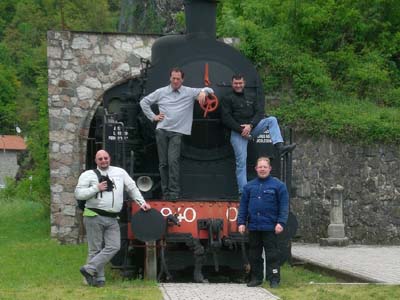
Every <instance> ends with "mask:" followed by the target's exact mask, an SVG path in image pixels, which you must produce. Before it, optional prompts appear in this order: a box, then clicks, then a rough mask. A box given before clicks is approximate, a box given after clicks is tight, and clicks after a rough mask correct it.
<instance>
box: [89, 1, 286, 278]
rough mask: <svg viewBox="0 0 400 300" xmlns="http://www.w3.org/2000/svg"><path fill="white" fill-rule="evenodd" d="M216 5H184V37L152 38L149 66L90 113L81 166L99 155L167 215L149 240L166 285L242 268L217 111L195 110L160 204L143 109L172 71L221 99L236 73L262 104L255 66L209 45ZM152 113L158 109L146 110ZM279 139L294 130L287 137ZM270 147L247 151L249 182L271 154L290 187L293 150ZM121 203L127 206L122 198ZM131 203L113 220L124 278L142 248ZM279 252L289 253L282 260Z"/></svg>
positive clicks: (135, 269) (231, 161)
mask: <svg viewBox="0 0 400 300" xmlns="http://www.w3.org/2000/svg"><path fill="white" fill-rule="evenodd" d="M216 2H217V1H210V0H208V1H207V0H191V1H186V3H185V14H186V28H187V33H186V34H184V35H170V36H163V37H161V38H159V39H158V40H157V41H156V42H155V43H154V45H153V47H152V58H151V63H150V62H149V61H145V60H142V64H143V68H142V71H141V74H140V75H139V76H137V77H135V78H131V79H129V80H127V81H126V82H123V83H121V84H119V85H118V86H115V87H113V88H111V89H109V90H108V91H107V92H106V93H105V94H104V96H103V104H102V106H100V107H99V109H98V110H97V112H96V114H95V116H94V118H93V121H92V124H91V128H90V132H89V140H88V147H87V149H88V152H87V162H86V165H87V166H89V167H90V166H91V167H93V168H94V167H95V166H94V165H93V162H92V158H93V156H94V153H95V152H96V151H97V150H99V149H106V150H107V151H108V152H109V153H110V155H111V161H112V164H113V165H116V166H120V167H122V168H124V169H125V170H126V171H127V172H128V173H129V174H130V175H131V176H132V178H134V179H135V180H136V183H137V185H138V187H139V189H140V190H141V191H142V194H143V196H144V197H145V199H146V200H147V201H148V202H149V203H150V204H151V206H152V208H155V209H156V210H158V211H159V212H160V213H161V215H162V216H164V218H165V232H163V234H162V237H161V238H160V239H159V240H158V241H157V243H156V244H155V248H156V249H157V258H158V262H157V264H156V265H157V273H158V279H159V280H163V279H167V280H168V279H171V277H172V275H171V274H172V273H173V272H174V271H180V270H184V269H187V268H189V269H190V268H193V274H194V281H196V282H202V281H203V280H204V276H203V272H204V269H205V267H211V268H212V269H213V270H214V271H219V270H220V269H221V268H229V269H232V270H241V271H244V272H246V271H248V261H247V258H246V248H247V237H246V236H243V235H241V234H239V233H238V228H237V224H236V219H237V215H238V207H239V201H238V192H237V191H238V189H237V185H236V177H235V158H234V154H233V150H232V148H231V145H230V142H229V136H230V131H229V130H228V129H227V128H225V127H224V126H223V124H222V123H221V118H220V107H218V106H217V105H214V106H213V107H212V109H206V111H204V110H203V109H204V107H203V109H202V108H201V107H200V106H199V104H197V103H196V104H195V109H194V112H193V126H192V134H191V136H184V138H183V140H182V150H181V162H180V178H181V194H182V195H181V196H182V197H181V199H180V200H177V201H165V200H161V196H162V195H161V186H160V176H159V172H158V157H157V148H156V142H155V134H154V129H155V124H153V123H152V122H150V121H149V120H148V119H147V118H146V117H145V116H144V114H143V112H142V111H141V108H140V105H139V102H140V100H141V99H142V98H143V96H145V95H147V94H149V93H151V92H153V91H154V90H156V89H157V88H160V87H162V86H166V85H168V84H169V72H170V70H171V69H172V68H173V67H179V68H181V69H182V70H183V71H184V72H185V81H184V85H187V86H191V87H203V86H205V85H208V86H210V87H211V88H212V89H213V90H214V92H215V95H216V96H217V98H218V99H221V98H222V97H223V96H224V95H225V94H226V93H227V92H229V91H230V89H231V84H230V82H231V77H232V75H233V74H237V73H240V74H243V75H244V77H245V78H246V93H247V94H248V95H250V96H252V97H256V99H258V101H260V103H262V105H264V101H265V100H264V92H263V88H262V83H261V80H260V77H259V75H258V73H257V71H256V69H255V68H254V66H253V65H252V63H251V62H250V61H249V60H248V59H246V58H245V57H244V56H243V55H242V54H240V53H239V52H238V51H237V50H236V49H234V48H233V47H231V46H229V45H227V44H225V43H223V42H221V41H218V40H216V33H215V32H216V30H215V29H216V28H215V26H216V24H215V23H216V22H215V20H216V5H217V4H216ZM153 109H154V111H155V112H157V107H153ZM284 135H285V138H286V140H289V141H290V139H291V134H290V132H289V133H286V134H285V133H284ZM275 151H276V150H275V149H274V147H273V146H272V144H271V140H270V137H269V133H268V131H266V132H265V133H264V134H263V135H261V136H259V137H258V139H257V141H255V142H250V143H249V146H248V162H247V166H248V178H249V179H251V178H254V177H255V172H254V164H255V161H256V158H257V157H258V156H261V155H264V156H268V157H271V158H272V170H273V171H272V175H273V176H276V177H278V178H280V179H281V180H283V181H284V182H286V184H287V185H288V189H289V191H290V185H291V183H290V180H291V154H290V153H288V154H286V155H285V156H283V157H280V156H278V153H277V152H275ZM127 203H128V202H127ZM138 209H139V208H138V207H137V205H129V204H125V205H124V209H123V211H122V212H121V215H120V225H121V242H122V243H121V245H122V247H121V250H120V252H119V253H118V254H117V255H116V257H114V259H113V261H112V263H113V265H114V266H115V267H119V268H121V269H122V270H123V274H125V275H126V276H130V275H132V274H137V273H141V272H142V271H141V270H143V269H144V268H145V264H144V260H145V257H146V255H147V254H146V250H145V249H146V244H145V243H144V242H143V241H141V240H139V239H137V238H136V236H135V232H134V231H133V230H132V226H131V225H132V224H131V223H132V216H134V215H135V214H136V213H137V211H138ZM286 231H287V232H285V234H283V235H282V244H283V246H282V249H283V250H284V251H283V252H284V255H283V259H282V261H283V260H285V258H287V256H288V251H289V252H290V237H289V236H290V232H289V231H288V230H287V229H286ZM285 253H286V254H285Z"/></svg>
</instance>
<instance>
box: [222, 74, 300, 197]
mask: <svg viewBox="0 0 400 300" xmlns="http://www.w3.org/2000/svg"><path fill="white" fill-rule="evenodd" d="M245 84H246V82H245V80H244V76H243V75H241V74H237V75H233V76H232V82H231V85H232V91H231V92H230V93H228V94H227V95H226V96H224V97H223V98H222V101H221V104H222V122H223V123H224V124H225V126H227V127H228V128H230V129H231V137H230V141H231V144H232V147H233V151H234V153H235V157H236V180H237V184H238V187H239V194H241V193H242V190H243V187H244V185H245V184H246V183H247V171H246V170H247V167H246V160H247V143H248V141H249V140H255V139H256V138H257V136H259V135H260V134H262V133H263V132H264V131H265V130H266V129H267V128H268V129H269V133H270V136H271V140H272V143H273V144H274V146H275V147H276V148H277V150H278V151H279V154H280V155H284V154H285V153H287V152H290V151H293V149H294V148H295V147H296V144H290V145H284V144H283V138H282V135H281V130H280V128H279V125H278V121H277V119H276V117H272V116H270V117H266V118H265V117H264V111H263V106H260V105H259V103H258V99H256V98H252V97H249V96H248V95H247V94H246V93H245V90H244V88H245Z"/></svg>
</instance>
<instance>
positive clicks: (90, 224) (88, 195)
mask: <svg viewBox="0 0 400 300" xmlns="http://www.w3.org/2000/svg"><path fill="white" fill-rule="evenodd" d="M95 162H96V164H97V170H98V172H100V174H101V177H100V179H99V177H98V176H97V174H96V173H95V171H94V170H88V171H85V172H83V173H82V174H81V176H79V180H78V184H77V186H76V188H75V198H76V199H78V200H86V203H85V209H84V212H83V217H84V218H83V223H84V224H85V229H86V235H87V241H88V248H89V249H88V259H87V263H86V265H84V266H83V267H81V268H80V272H81V274H82V275H83V276H84V277H85V279H86V281H87V283H88V284H89V285H90V286H97V287H102V286H104V284H105V276H104V266H105V265H106V264H107V263H108V262H109V261H110V260H111V259H112V258H113V256H114V255H115V254H116V253H117V252H118V251H119V249H120V244H121V236H120V228H119V224H118V214H119V212H120V211H121V209H122V204H123V200H124V199H123V197H124V190H125V191H126V192H127V193H128V194H129V196H130V197H131V199H133V200H135V201H136V202H137V204H138V205H139V206H140V208H141V209H143V210H149V209H150V208H151V207H150V205H149V204H148V203H146V201H145V200H144V199H143V196H142V194H141V193H140V191H139V189H138V188H137V186H136V183H135V182H134V181H133V179H132V178H131V177H130V176H129V175H128V173H127V172H126V171H125V170H124V169H121V168H118V167H113V166H110V155H109V154H108V153H107V152H106V151H104V150H99V151H98V152H97V153H96V157H95ZM97 170H96V172H97ZM100 181H101V182H100Z"/></svg>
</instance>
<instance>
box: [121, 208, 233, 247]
mask: <svg viewBox="0 0 400 300" xmlns="http://www.w3.org/2000/svg"><path fill="white" fill-rule="evenodd" d="M148 202H149V203H150V204H151V207H152V208H154V209H157V210H158V211H160V212H161V214H162V215H163V216H165V217H166V216H168V215H170V214H172V215H175V216H176V217H177V218H178V220H179V224H180V226H176V225H173V226H168V228H167V232H168V233H190V234H192V236H193V238H198V239H207V238H208V231H207V230H198V226H197V221H198V220H199V219H222V220H223V223H224V224H223V234H222V236H229V234H231V233H233V232H237V231H238V226H237V222H236V221H237V214H238V210H239V202H238V201H220V200H218V201H193V200H192V201H191V200H179V201H163V200H148ZM130 209H131V212H132V215H133V214H134V213H136V212H137V211H138V210H139V209H140V208H139V206H138V205H136V204H134V205H131V207H130ZM128 238H129V239H135V236H134V234H133V232H132V230H131V226H130V222H129V226H128Z"/></svg>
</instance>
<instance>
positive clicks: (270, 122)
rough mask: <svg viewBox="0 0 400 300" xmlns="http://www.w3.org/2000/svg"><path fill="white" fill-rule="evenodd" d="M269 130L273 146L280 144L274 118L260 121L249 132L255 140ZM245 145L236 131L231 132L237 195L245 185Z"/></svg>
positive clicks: (280, 137) (279, 133) (277, 126)
mask: <svg viewBox="0 0 400 300" xmlns="http://www.w3.org/2000/svg"><path fill="white" fill-rule="evenodd" d="M267 128H268V129H269V134H270V136H271V140H272V143H273V144H276V143H282V142H283V138H282V135H281V130H280V128H279V125H278V120H277V119H276V118H275V117H268V118H264V119H262V120H261V121H260V122H259V123H258V124H257V126H256V127H255V128H253V130H252V131H251V133H250V134H251V136H252V137H253V138H256V137H257V136H259V135H260V134H262V133H263V132H264V131H265V130H266V129H267ZM247 143H248V140H247V139H246V138H244V137H242V135H241V134H240V133H238V132H236V131H233V130H232V131H231V144H232V147H233V151H234V152H235V157H236V180H237V184H238V188H239V194H241V193H242V190H243V187H244V186H245V185H246V183H247V166H246V161H247Z"/></svg>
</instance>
